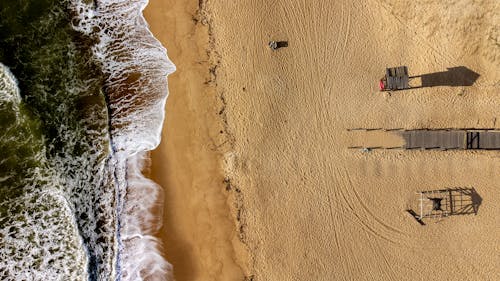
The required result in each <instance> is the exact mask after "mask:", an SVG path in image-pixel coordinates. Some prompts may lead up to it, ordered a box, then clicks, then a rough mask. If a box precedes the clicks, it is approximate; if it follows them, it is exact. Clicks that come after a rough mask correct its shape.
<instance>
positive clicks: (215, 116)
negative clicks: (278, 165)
mask: <svg viewBox="0 0 500 281" xmlns="http://www.w3.org/2000/svg"><path fill="white" fill-rule="evenodd" d="M200 8H203V7H200V6H199V2H198V1H192V0H191V1H189V0H184V1H173V0H169V1H164V2H162V3H160V1H155V0H150V2H149V4H148V6H147V7H146V9H145V10H144V16H145V18H146V19H147V21H148V24H149V26H150V30H151V32H152V33H153V34H154V35H155V37H156V38H157V39H158V40H160V42H162V44H163V45H164V46H165V47H166V49H167V51H168V56H169V57H170V58H171V60H172V61H173V62H174V63H175V64H176V66H177V71H176V72H175V73H174V74H172V75H170V76H169V77H168V84H169V97H168V100H167V106H166V120H165V122H164V128H163V131H162V141H161V143H160V145H159V147H158V148H157V149H156V150H154V151H153V152H152V153H151V154H150V155H151V159H152V160H151V167H150V178H151V179H152V180H153V181H155V182H156V183H158V184H159V185H160V186H162V188H163V190H164V194H165V200H164V211H163V213H164V225H163V227H162V229H161V230H160V234H159V237H160V238H161V240H162V241H163V247H164V256H165V258H166V259H167V261H168V262H169V263H171V264H172V265H173V275H174V279H175V280H177V281H183V280H186V281H187V280H193V281H196V280H200V281H201V280H214V281H215V280H227V281H232V280H243V279H244V278H245V275H246V271H247V269H246V258H245V257H246V249H245V246H244V245H243V244H242V243H241V241H240V240H239V238H238V234H237V231H236V225H235V218H234V215H233V210H232V205H233V200H232V199H231V198H230V194H229V193H228V192H226V191H225V188H226V183H225V176H224V171H223V167H222V161H223V154H224V152H225V150H227V149H228V145H229V142H228V140H227V139H228V135H227V132H226V128H225V127H226V125H225V124H224V121H223V118H221V115H223V114H224V113H223V107H224V104H223V101H221V99H220V97H219V95H218V94H217V91H216V88H215V83H216V81H215V79H216V77H215V69H216V68H217V66H216V64H214V62H215V63H216V58H215V57H216V56H215V54H214V53H213V49H212V50H211V48H210V47H211V44H210V41H211V38H210V36H209V27H208V21H207V19H206V18H205V17H204V13H206V11H201V12H200V10H199V9H200ZM229 146H230V145H229Z"/></svg>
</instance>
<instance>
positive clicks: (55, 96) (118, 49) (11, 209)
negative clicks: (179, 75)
mask: <svg viewBox="0 0 500 281" xmlns="http://www.w3.org/2000/svg"><path fill="white" fill-rule="evenodd" d="M146 4H147V1H146V0H94V1H92V0H2V1H1V2H0V280H168V279H169V272H170V265H169V264H168V263H167V262H166V261H165V260H164V259H163V258H162V256H161V254H160V248H159V243H158V241H157V240H156V238H155V237H154V236H153V234H154V233H155V232H156V231H157V230H158V229H159V227H160V226H161V214H159V213H158V212H155V213H153V212H152V211H153V210H157V209H158V208H156V209H155V207H157V206H159V204H161V203H162V202H161V198H162V194H161V188H160V187H159V186H157V185H156V184H155V183H154V182H152V181H150V180H148V179H146V178H145V177H144V176H143V175H142V174H141V170H142V168H143V165H145V163H146V162H147V152H148V151H149V150H151V149H153V148H155V147H156V146H157V145H158V143H159V141H160V132H161V127H162V125H163V120H164V106H165V101H166V98H167V94H168V92H167V81H166V76H167V75H168V74H169V73H171V72H173V71H174V70H175V67H174V65H173V64H172V63H171V62H170V61H169V60H168V58H167V55H166V50H165V49H164V48H163V47H162V46H161V44H160V43H159V42H158V41H157V40H156V39H155V38H154V37H153V36H152V34H151V33H150V31H149V30H148V28H147V23H146V22H145V20H144V19H143V17H142V10H143V8H144V7H145V6H146Z"/></svg>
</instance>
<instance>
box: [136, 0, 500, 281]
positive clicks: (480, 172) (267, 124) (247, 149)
mask: <svg viewBox="0 0 500 281" xmlns="http://www.w3.org/2000/svg"><path fill="white" fill-rule="evenodd" d="M444 2H446V1H434V0H433V1H429V0H417V1H409V0H408V1H407V0H404V1H396V0H380V1H375V0H370V1H347V0H342V1H322V0H286V1H285V0H276V1H264V0H242V1H193V0H191V1H189V0H182V1H173V0H165V1H160V0H151V1H150V4H149V6H148V8H147V10H146V11H145V16H146V18H147V20H148V22H149V23H150V26H151V30H152V32H153V33H154V34H155V36H156V37H157V38H158V39H160V41H162V43H163V44H164V45H165V46H166V48H167V49H168V53H169V57H170V58H171V59H172V61H173V62H174V63H175V64H176V66H177V69H178V70H177V72H176V73H175V74H173V75H171V76H169V90H170V97H169V99H168V102H167V108H166V112H167V119H166V123H165V127H164V131H163V139H162V143H161V145H160V147H159V148H158V149H157V150H156V151H154V152H153V153H152V169H151V171H152V178H153V179H154V180H155V181H156V182H158V183H159V184H160V185H161V186H163V188H164V190H165V205H164V212H165V214H164V227H163V229H162V231H161V238H162V239H163V241H164V247H165V257H166V258H167V260H168V261H169V262H171V263H172V264H173V266H174V276H175V278H176V280H178V281H184V280H247V281H249V280H252V281H264V280H276V281H282V280H431V279H441V280H499V279H500V271H499V270H498V268H499V265H500V257H499V256H498V252H500V246H499V245H500V243H499V238H498V226H499V225H500V219H499V217H498V213H499V211H500V204H499V202H498V200H497V199H498V198H500V189H499V185H498V183H499V182H500V173H499V169H500V152H499V151H417V150H412V151H405V150H398V151H393V150H377V151H372V152H370V153H363V152H362V151H360V150H354V149H348V147H349V146H350V145H352V142H357V141H359V138H361V139H363V138H364V136H363V135H362V134H360V135H359V136H358V135H356V136H355V135H353V134H352V132H349V131H348V129H352V128H385V129H393V128H404V129H422V128H476V129H482V128H495V129H497V130H498V129H500V123H499V121H497V120H498V119H499V118H500V116H499V112H500V97H499V96H498V93H499V90H500V47H499V42H500V39H499V36H500V29H499V25H498V23H499V22H500V13H499V12H498V11H500V4H499V2H498V1H494V0H490V1H488V0H483V1H472V0H459V1H454V2H453V3H449V4H448V3H444ZM271 40H286V41H288V43H289V45H288V47H286V48H282V49H278V50H276V51H272V50H270V48H269V47H268V42H269V41H271ZM398 65H407V66H408V69H409V72H410V75H415V76H418V75H426V74H433V73H438V72H445V71H447V70H449V69H450V68H454V67H459V66H460V67H462V66H463V67H465V68H466V69H468V70H470V71H473V72H474V73H477V74H478V75H479V76H478V78H477V79H475V80H474V81H473V83H472V85H460V83H459V85H456V83H455V82H456V81H462V80H466V79H465V78H467V77H465V78H464V77H459V76H460V75H458V76H450V77H451V78H449V79H444V80H440V81H437V82H433V83H435V84H432V85H430V86H429V85H428V86H426V87H422V88H418V89H410V90H405V91H397V92H384V93H381V92H379V91H378V88H377V87H378V80H379V79H380V78H381V77H382V76H383V75H384V71H385V68H386V67H389V66H398ZM462 76H463V75H462ZM356 134H359V133H356ZM376 140H380V139H379V138H378V137H377V138H376ZM370 141H371V140H370ZM384 141H385V140H383V139H382V142H384ZM389 141H391V142H400V139H397V138H396V139H389ZM458 187H469V188H474V189H475V190H476V191H477V193H478V194H479V195H480V197H481V198H482V201H481V204H480V206H479V208H478V211H477V214H471V215H456V216H450V217H447V218H444V219H435V220H428V221H427V225H425V226H421V225H419V224H418V223H417V222H416V221H415V220H414V219H413V218H412V217H411V216H409V215H408V213H406V212H405V210H406V209H407V208H408V207H409V206H412V204H413V203H414V199H415V198H414V197H415V194H416V192H417V191H423V190H438V189H444V188H458Z"/></svg>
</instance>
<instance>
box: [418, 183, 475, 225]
mask: <svg viewBox="0 0 500 281" xmlns="http://www.w3.org/2000/svg"><path fill="white" fill-rule="evenodd" d="M417 195H418V201H419V204H418V212H419V214H416V213H415V212H413V211H412V210H411V212H413V214H412V213H411V212H410V214H412V215H413V216H414V217H415V219H417V221H419V222H422V220H423V219H425V218H433V219H435V218H443V217H448V216H452V215H472V214H474V215H476V214H477V211H478V209H479V205H480V204H481V201H482V199H481V197H480V196H479V195H478V194H477V192H476V190H475V189H474V188H448V189H440V190H429V191H420V192H418V193H417ZM421 224H422V223H421Z"/></svg>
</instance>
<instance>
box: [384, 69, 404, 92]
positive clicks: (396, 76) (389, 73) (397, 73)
mask: <svg viewBox="0 0 500 281" xmlns="http://www.w3.org/2000/svg"><path fill="white" fill-rule="evenodd" d="M379 87H380V90H381V91H394V90H403V89H409V88H410V77H409V76H408V67H406V66H398V67H390V68H386V70H385V76H384V77H383V78H382V79H380V83H379Z"/></svg>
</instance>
